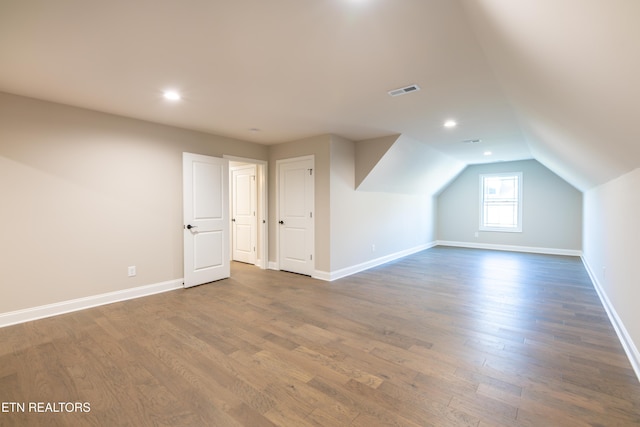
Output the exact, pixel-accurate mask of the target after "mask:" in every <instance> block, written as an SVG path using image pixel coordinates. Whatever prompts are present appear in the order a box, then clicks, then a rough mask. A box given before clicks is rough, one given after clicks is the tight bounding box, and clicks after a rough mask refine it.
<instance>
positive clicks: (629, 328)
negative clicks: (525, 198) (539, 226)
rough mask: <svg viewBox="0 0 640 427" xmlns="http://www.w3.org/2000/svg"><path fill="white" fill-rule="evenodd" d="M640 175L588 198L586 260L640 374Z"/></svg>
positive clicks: (627, 177)
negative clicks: (628, 345)
mask: <svg viewBox="0 0 640 427" xmlns="http://www.w3.org/2000/svg"><path fill="white" fill-rule="evenodd" d="M639 218H640V169H635V170H634V171H632V172H629V173H627V174H625V175H623V176H621V177H619V178H616V179H614V180H611V181H609V182H608V183H606V184H603V185H601V186H599V187H596V188H594V189H591V190H589V191H587V192H585V194H584V228H583V230H584V231H583V235H584V237H583V239H584V247H583V250H584V254H583V258H584V260H585V264H586V265H587V266H588V268H589V269H590V270H591V273H592V277H593V278H594V279H595V281H596V282H597V285H598V286H599V287H600V288H601V289H602V291H603V292H604V293H605V294H606V297H607V299H608V300H609V302H610V304H611V306H612V308H613V309H614V310H615V312H616V315H617V317H618V318H619V319H620V321H621V322H622V324H623V325H624V328H625V329H626V332H627V334H628V338H629V341H630V343H629V344H631V345H630V346H631V347H632V349H631V352H632V353H633V354H634V357H635V364H636V369H638V368H640V353H639V352H638V348H639V346H640V310H638V302H639V301H640V270H638V261H639V260H640V249H638V243H639V242H640V226H639V225H638V219H639ZM636 372H637V373H638V374H639V375H640V370H637V371H636Z"/></svg>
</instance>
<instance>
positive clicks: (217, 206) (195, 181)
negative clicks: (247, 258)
mask: <svg viewBox="0 0 640 427" xmlns="http://www.w3.org/2000/svg"><path fill="white" fill-rule="evenodd" d="M182 163H183V218H184V232H183V235H184V287H185V288H187V287H191V286H196V285H201V284H203V283H209V282H213V281H215V280H220V279H224V278H227V277H229V276H230V274H231V272H230V261H229V218H228V215H229V162H228V160H226V159H221V158H217V157H210V156H203V155H200V154H192V153H183V156H182Z"/></svg>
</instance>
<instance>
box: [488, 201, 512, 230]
mask: <svg viewBox="0 0 640 427" xmlns="http://www.w3.org/2000/svg"><path fill="white" fill-rule="evenodd" d="M517 219H518V206H517V204H515V203H487V204H485V211H484V225H485V227H516V226H517V225H518V224H517Z"/></svg>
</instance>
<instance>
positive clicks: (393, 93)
mask: <svg viewBox="0 0 640 427" xmlns="http://www.w3.org/2000/svg"><path fill="white" fill-rule="evenodd" d="M419 90H420V86H418V85H411V86H405V87H401V88H400V89H394V90H390V91H389V92H388V93H389V95H391V96H400V95H404V94H407V93H411V92H417V91H419Z"/></svg>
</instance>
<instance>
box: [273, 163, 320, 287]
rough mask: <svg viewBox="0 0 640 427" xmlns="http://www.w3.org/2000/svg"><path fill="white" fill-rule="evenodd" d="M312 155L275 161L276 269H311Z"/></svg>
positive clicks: (312, 236)
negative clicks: (276, 194)
mask: <svg viewBox="0 0 640 427" xmlns="http://www.w3.org/2000/svg"><path fill="white" fill-rule="evenodd" d="M313 200H314V181H313V157H304V158H299V159H290V160H285V161H280V162H278V215H279V219H278V230H279V240H278V242H279V244H278V248H279V257H278V258H279V268H280V270H286V271H292V272H294V273H300V274H307V275H312V274H313V271H314V261H313V249H314V234H313V233H314V220H313V210H314V205H313Z"/></svg>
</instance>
